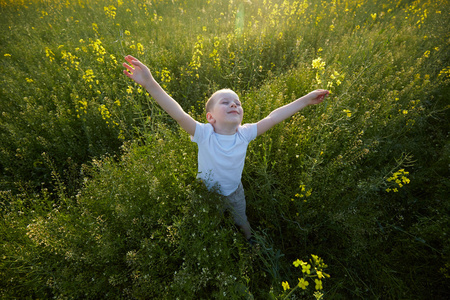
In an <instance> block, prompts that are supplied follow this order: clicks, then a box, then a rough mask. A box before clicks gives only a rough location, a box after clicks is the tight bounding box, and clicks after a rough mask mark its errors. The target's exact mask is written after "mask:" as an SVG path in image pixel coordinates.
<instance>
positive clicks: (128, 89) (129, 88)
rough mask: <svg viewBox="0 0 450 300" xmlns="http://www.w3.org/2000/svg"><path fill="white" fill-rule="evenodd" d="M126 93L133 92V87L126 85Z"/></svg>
mask: <svg viewBox="0 0 450 300" xmlns="http://www.w3.org/2000/svg"><path fill="white" fill-rule="evenodd" d="M127 94H133V87H131V86H128V88H127Z"/></svg>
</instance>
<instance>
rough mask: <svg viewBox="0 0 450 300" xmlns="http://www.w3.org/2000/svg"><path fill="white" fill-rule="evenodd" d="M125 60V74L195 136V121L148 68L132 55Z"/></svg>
mask: <svg viewBox="0 0 450 300" xmlns="http://www.w3.org/2000/svg"><path fill="white" fill-rule="evenodd" d="M125 60H126V61H127V62H128V64H127V63H123V66H124V67H125V68H126V70H124V71H123V73H124V74H125V75H127V76H128V77H129V78H131V79H133V80H134V81H135V82H137V83H139V84H140V85H142V86H143V87H144V88H145V89H146V90H147V91H148V92H149V93H150V95H151V96H152V97H153V98H154V99H155V100H156V102H158V104H159V105H160V106H161V107H162V109H164V110H165V111H166V112H167V113H168V114H169V115H170V116H171V117H172V118H173V119H174V120H175V121H177V122H178V124H180V126H181V127H182V128H183V129H184V130H185V131H187V133H189V134H190V135H192V136H193V135H194V133H195V126H196V122H195V120H194V119H193V118H192V117H191V116H190V115H188V114H187V113H186V112H185V111H184V110H183V108H182V107H181V106H180V104H178V102H176V101H175V100H174V99H173V98H172V97H170V96H169V95H168V94H167V93H166V92H165V91H164V90H163V89H162V87H161V86H160V85H159V84H158V82H156V80H155V79H154V78H153V76H152V74H151V72H150V70H149V69H148V68H147V66H146V65H144V64H143V63H141V62H140V61H139V60H138V59H136V58H134V57H133V56H131V55H128V56H126V57H125Z"/></svg>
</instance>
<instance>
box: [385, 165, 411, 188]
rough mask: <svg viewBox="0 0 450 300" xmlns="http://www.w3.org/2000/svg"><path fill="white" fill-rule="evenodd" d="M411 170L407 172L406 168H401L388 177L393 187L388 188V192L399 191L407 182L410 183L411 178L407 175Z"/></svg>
mask: <svg viewBox="0 0 450 300" xmlns="http://www.w3.org/2000/svg"><path fill="white" fill-rule="evenodd" d="M408 174H409V172H406V171H405V169H400V170H398V171H397V172H395V173H394V174H392V176H391V177H389V178H388V179H387V181H388V182H389V183H391V187H389V188H387V189H386V192H388V193H389V192H394V193H396V192H398V188H401V187H403V186H404V185H405V184H409V182H410V180H409V178H408V177H406V175H408Z"/></svg>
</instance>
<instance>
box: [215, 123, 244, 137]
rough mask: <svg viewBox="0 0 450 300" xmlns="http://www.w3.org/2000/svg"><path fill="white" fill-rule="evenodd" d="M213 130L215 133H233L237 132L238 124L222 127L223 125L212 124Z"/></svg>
mask: <svg viewBox="0 0 450 300" xmlns="http://www.w3.org/2000/svg"><path fill="white" fill-rule="evenodd" d="M213 127H214V132H215V133H217V134H222V135H233V134H235V133H236V132H237V130H238V127H239V125H238V126H234V125H233V126H229V127H228V126H227V127H223V126H214V125H213Z"/></svg>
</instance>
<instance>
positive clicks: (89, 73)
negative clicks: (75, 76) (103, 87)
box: [83, 69, 95, 83]
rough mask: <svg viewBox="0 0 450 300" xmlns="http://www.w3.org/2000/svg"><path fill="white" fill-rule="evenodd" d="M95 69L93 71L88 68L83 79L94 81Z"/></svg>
mask: <svg viewBox="0 0 450 300" xmlns="http://www.w3.org/2000/svg"><path fill="white" fill-rule="evenodd" d="M94 78H95V75H94V71H92V70H91V69H88V70H86V72H85V73H84V75H83V79H84V80H85V81H86V83H88V82H94Z"/></svg>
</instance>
